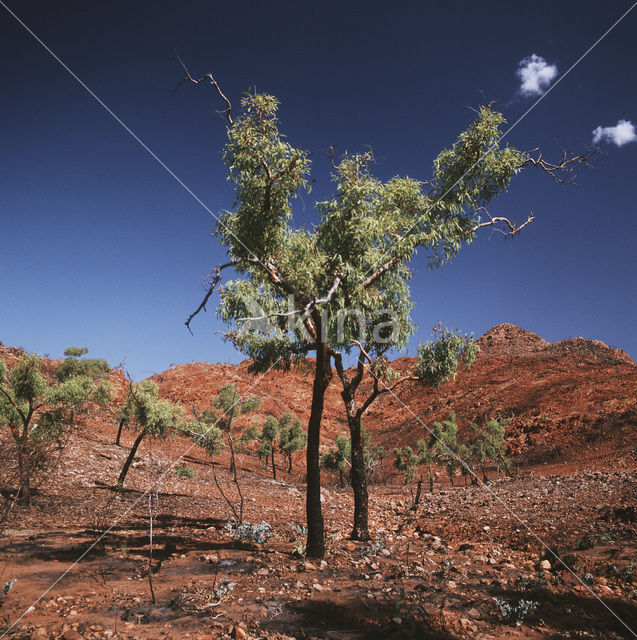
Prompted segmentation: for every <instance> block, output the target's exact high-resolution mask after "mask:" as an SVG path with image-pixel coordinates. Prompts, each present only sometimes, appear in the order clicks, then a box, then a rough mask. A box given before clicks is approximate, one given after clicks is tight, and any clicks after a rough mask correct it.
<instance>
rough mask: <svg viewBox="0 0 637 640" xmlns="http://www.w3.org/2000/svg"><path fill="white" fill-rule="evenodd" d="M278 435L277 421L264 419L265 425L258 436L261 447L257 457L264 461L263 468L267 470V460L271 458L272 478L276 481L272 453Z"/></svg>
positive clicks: (270, 418) (268, 418) (269, 418)
mask: <svg viewBox="0 0 637 640" xmlns="http://www.w3.org/2000/svg"><path fill="white" fill-rule="evenodd" d="M278 435H279V421H278V420H277V419H276V418H275V417H274V416H268V417H267V418H266V419H265V424H264V425H263V429H261V433H260V434H259V440H260V441H261V445H260V447H259V457H260V458H264V459H265V468H266V469H267V468H268V458H270V457H271V458H272V478H273V479H274V480H276V464H275V462H274V452H275V450H276V446H275V442H276V439H277V437H278Z"/></svg>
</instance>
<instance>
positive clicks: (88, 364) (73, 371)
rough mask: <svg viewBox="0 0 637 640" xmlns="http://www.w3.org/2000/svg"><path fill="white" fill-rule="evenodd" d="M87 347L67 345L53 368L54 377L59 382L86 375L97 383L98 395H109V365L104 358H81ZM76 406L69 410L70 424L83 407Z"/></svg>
mask: <svg viewBox="0 0 637 640" xmlns="http://www.w3.org/2000/svg"><path fill="white" fill-rule="evenodd" d="M88 351H89V350H88V348H87V347H68V348H67V349H65V350H64V356H65V357H64V360H63V361H62V362H61V363H60V364H59V365H58V366H57V367H56V368H55V374H54V375H55V378H56V379H57V380H58V381H59V382H66V381H67V380H71V379H72V378H74V377H76V376H86V377H88V378H90V379H91V380H93V382H94V383H96V384H97V385H99V387H100V390H99V395H101V396H102V397H104V398H106V397H107V396H108V397H110V392H111V386H110V383H109V382H108V381H107V379H106V378H107V376H108V374H109V372H110V371H111V367H110V365H109V364H108V362H107V361H106V360H102V359H98V358H83V357H82V356H85V355H86V354H87V353H88ZM85 407H86V405H83V407H78V409H77V410H71V414H70V426H73V422H74V420H75V418H76V415H77V412H78V410H81V409H82V408H85Z"/></svg>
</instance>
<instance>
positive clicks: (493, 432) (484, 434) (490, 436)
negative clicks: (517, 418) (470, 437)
mask: <svg viewBox="0 0 637 640" xmlns="http://www.w3.org/2000/svg"><path fill="white" fill-rule="evenodd" d="M507 424H509V418H502V419H500V420H496V419H491V420H487V421H486V428H485V429H482V428H480V427H479V426H478V425H477V424H474V423H472V424H471V428H472V429H473V430H474V431H475V432H476V433H477V434H478V439H477V440H476V441H475V443H474V445H473V452H474V456H475V458H476V459H477V461H478V462H479V463H480V464H481V466H482V477H483V480H485V481H487V480H488V478H487V474H486V469H485V464H486V461H487V460H490V461H491V462H492V463H493V464H494V465H495V466H496V468H497V469H498V475H499V473H500V470H502V471H504V473H506V474H507V475H509V476H510V475H511V460H509V458H508V457H507V455H506V426H507Z"/></svg>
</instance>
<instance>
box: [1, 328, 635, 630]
mask: <svg viewBox="0 0 637 640" xmlns="http://www.w3.org/2000/svg"><path fill="white" fill-rule="evenodd" d="M480 345H481V349H482V350H481V353H480V355H479V357H478V360H477V361H476V363H475V364H474V366H473V367H472V368H471V370H469V371H462V372H460V373H459V375H458V378H457V380H456V381H455V382H452V383H450V384H448V385H445V386H444V387H443V389H441V390H440V391H436V390H431V389H426V388H422V387H417V386H408V385H406V386H405V387H404V388H403V390H402V391H401V393H400V398H396V397H390V396H389V395H386V396H384V398H383V399H382V400H381V401H379V402H378V403H377V404H375V405H374V406H373V408H372V410H371V411H370V412H369V413H368V415H367V418H366V421H365V424H366V427H367V428H368V430H369V432H370V433H371V434H372V439H373V442H374V443H376V444H381V445H383V446H385V447H386V448H391V447H393V446H396V445H397V444H400V445H404V444H413V443H415V441H416V440H417V439H418V438H421V437H423V435H424V433H423V426H422V422H425V423H427V424H430V423H431V422H432V421H433V420H437V419H441V418H444V417H446V415H447V414H448V412H449V411H450V410H454V411H455V412H456V414H457V415H458V423H459V425H460V434H461V437H462V435H463V433H464V434H466V433H467V431H468V430H469V422H471V421H477V422H481V421H482V420H484V419H485V418H490V417H507V418H510V422H509V424H508V427H507V439H508V441H509V443H510V446H511V453H512V454H513V455H514V456H515V457H516V461H517V463H518V468H517V470H516V475H515V477H513V478H504V477H503V478H499V479H496V478H492V481H491V482H489V483H488V484H486V485H484V486H477V487H451V486H449V485H448V484H446V483H444V482H441V478H439V479H438V481H437V482H436V486H435V487H434V492H433V493H432V494H430V493H426V492H425V493H423V496H422V500H421V503H420V505H419V506H418V508H417V509H415V510H414V509H412V508H411V506H412V504H411V491H410V488H409V487H405V486H403V483H402V480H401V478H400V477H399V476H398V475H397V474H396V473H395V472H394V470H392V467H391V460H389V459H386V460H385V463H384V466H382V467H381V469H380V470H379V473H377V474H376V475H377V478H378V479H379V480H381V481H382V483H379V484H376V485H374V486H372V487H371V491H370V507H371V529H372V536H373V539H372V541H371V542H369V543H358V542H352V541H350V540H349V539H348V535H349V531H350V526H351V514H352V496H351V492H350V490H349V489H347V488H345V489H341V488H340V487H339V486H338V483H337V479H336V478H335V477H330V476H329V475H326V476H324V477H325V480H326V484H325V489H324V491H323V498H324V502H323V510H324V514H325V518H326V530H327V532H326V535H327V547H328V549H327V554H326V557H325V559H324V560H323V561H309V560H307V559H306V558H304V557H303V541H304V535H303V528H302V525H303V523H304V521H305V513H304V511H305V505H304V485H303V473H304V468H303V453H302V452H298V453H297V454H296V455H295V458H294V469H293V473H292V474H287V473H285V472H284V471H280V472H279V474H278V476H277V478H278V481H277V482H275V481H273V480H272V479H271V478H270V476H269V473H270V472H269V471H266V470H265V469H263V466H262V463H261V462H259V461H258V460H257V459H256V458H253V457H250V456H248V455H242V456H241V458H240V465H239V468H240V472H239V475H240V479H241V487H242V493H243V496H244V498H245V500H244V521H245V522H247V523H250V524H251V525H255V526H256V527H257V528H256V529H254V528H246V529H243V530H237V529H236V528H234V529H233V527H232V520H231V518H232V510H231V508H230V506H229V505H228V504H227V503H226V502H225V501H224V499H223V498H222V496H221V494H220V492H219V490H218V488H217V487H216V485H215V482H214V478H213V475H212V472H211V467H210V463H209V460H207V459H206V458H205V456H204V454H203V452H201V451H200V450H199V449H197V448H196V447H193V446H192V444H191V443H189V442H187V441H185V440H182V439H180V438H177V439H175V440H168V441H165V442H153V441H151V440H147V441H144V443H143V444H142V446H141V447H140V450H139V455H138V459H137V461H136V462H135V463H134V465H133V468H132V469H131V471H130V473H129V476H128V478H127V489H126V490H125V491H114V490H113V489H112V485H113V484H114V482H115V481H116V479H117V476H118V474H119V471H120V469H121V467H122V464H123V462H124V459H125V457H126V455H127V452H128V447H130V445H131V443H132V440H133V437H134V436H133V434H132V433H130V432H125V434H124V438H123V444H124V445H125V446H124V447H117V446H115V445H114V444H113V442H114V440H115V432H116V424H115V419H114V413H113V412H114V411H115V410H116V409H117V406H118V402H121V399H122V397H123V395H124V392H125V390H126V388H127V385H128V381H127V380H126V377H125V375H124V373H123V372H122V371H115V372H113V374H112V375H111V382H112V383H113V386H114V388H115V394H114V396H115V399H114V402H113V405H112V406H111V407H110V409H109V408H106V409H97V408H95V407H94V408H93V409H92V410H91V411H90V412H89V413H88V415H85V416H83V419H84V424H83V426H82V427H81V428H80V429H79V430H78V431H76V432H75V433H74V434H73V436H72V437H71V438H70V440H69V441H68V443H67V446H66V448H65V449H64V450H63V451H62V455H61V458H60V460H59V463H58V465H57V467H56V468H55V469H54V471H53V472H52V473H51V475H49V476H48V477H47V478H46V480H45V482H44V483H43V484H42V485H41V486H40V488H39V491H38V492H37V493H36V495H35V496H34V500H33V505H32V507H31V508H30V509H23V508H19V507H17V506H15V505H14V506H13V507H11V504H12V503H11V495H12V494H11V491H10V487H12V486H14V481H15V478H13V477H12V469H11V466H12V462H11V457H10V453H11V452H10V450H9V449H8V448H7V447H6V446H5V443H4V441H2V440H1V438H0V486H5V487H7V489H6V490H4V491H2V492H0V516H1V515H2V514H6V510H7V509H9V508H10V507H11V508H10V512H9V515H8V517H6V518H4V519H2V518H0V639H2V638H24V639H25V640H31V639H33V640H44V639H45V638H63V639H64V640H78V639H79V638H93V639H97V638H130V639H132V638H166V639H167V638H191V639H193V640H195V639H197V638H200V639H202V640H203V639H204V638H213V637H233V638H235V639H236V640H247V639H256V638H277V637H278V638H286V637H288V638H299V639H301V638H326V639H333V640H336V639H341V638H342V639H352V640H354V639H361V638H380V637H382V638H387V639H392V638H476V639H487V638H489V639H493V640H495V639H500V638H514V639H535V638H552V639H555V640H566V639H576V638H577V639H599V640H601V639H602V638H603V639H607V638H611V639H612V638H615V639H617V638H634V637H637V636H636V635H635V634H636V633H637V538H636V535H635V534H636V532H637V523H636V509H637V504H636V502H637V500H636V496H637V429H636V426H637V366H635V363H634V362H633V361H632V360H631V359H630V358H629V357H628V356H627V355H626V354H625V353H624V352H623V351H620V350H618V349H614V348H611V347H607V346H606V345H604V344H602V343H600V342H597V341H592V340H583V339H581V338H573V339H569V340H565V341H562V342H558V343H553V344H550V343H548V342H546V341H544V340H543V339H542V338H540V337H539V336H537V335H535V334H533V333H531V332H529V331H524V330H522V329H519V328H517V327H514V326H513V325H499V326H497V327H494V328H493V329H491V330H490V331H489V332H487V333H486V334H485V335H484V336H482V338H480ZM20 354H21V351H20V350H18V349H12V348H8V347H1V346H0V357H2V358H3V359H4V360H5V361H7V363H8V364H9V365H10V366H11V364H12V363H13V362H15V361H16V359H17V358H18V357H19V356H20ZM54 364H55V363H54V362H52V361H46V362H45V367H48V369H52V367H53V366H54ZM412 365H413V360H410V359H408V358H402V359H399V360H398V361H396V362H395V363H394V366H395V367H396V368H397V369H405V370H406V369H408V368H409V367H410V366H412ZM247 366H248V365H247V363H242V364H241V365H237V366H234V365H224V364H217V365H214V364H209V363H198V364H191V365H181V366H178V367H175V368H173V369H170V370H169V371H166V372H164V373H162V374H158V375H157V376H154V379H155V380H156V381H157V382H158V383H159V385H160V393H161V395H162V397H166V398H169V399H171V400H173V401H175V402H179V403H181V404H182V405H183V406H184V407H185V408H186V410H187V411H190V410H192V407H193V406H195V407H197V408H198V409H199V410H201V409H203V408H205V407H206V406H208V405H209V403H210V401H211V400H212V398H213V397H214V395H215V394H216V393H218V391H219V390H220V388H221V387H222V386H223V385H224V384H235V385H236V386H237V388H238V389H239V391H240V392H242V393H246V392H249V393H250V395H258V396H260V397H262V398H263V403H262V405H261V407H260V408H259V411H258V412H257V413H255V414H251V415H250V418H251V419H255V418H256V419H260V418H263V417H264V416H265V415H266V414H268V413H273V414H275V415H277V416H278V415H280V414H281V413H283V412H285V411H291V412H293V413H294V414H296V415H297V416H298V417H300V418H301V419H302V420H304V419H306V418H307V413H308V408H309V398H310V392H311V379H310V378H308V377H307V375H306V374H304V373H303V372H300V371H292V372H290V373H288V374H283V373H281V372H271V373H269V374H268V375H267V376H265V377H264V378H262V379H255V378H253V377H251V376H250V375H249V374H248V373H247ZM310 368H311V363H310ZM363 387H364V385H363ZM363 391H364V388H363ZM406 406H407V407H409V410H407V409H406ZM412 412H413V413H412ZM421 421H422V422H421ZM243 426H244V425H243V424H241V422H240V421H238V424H237V425H236V429H237V433H238V432H239V431H240V430H241V428H242V427H243ZM345 431H346V426H345V424H344V420H343V409H342V400H341V398H340V396H339V393H338V386H337V384H336V383H333V384H332V385H331V387H330V389H329V391H328V394H327V399H326V407H325V420H324V430H323V434H322V438H323V443H324V444H326V445H328V444H330V443H331V442H333V439H334V437H335V435H336V434H337V433H344V432H345ZM3 454H4V455H3ZM182 457H183V458H182ZM390 457H391V456H390ZM180 458H182V459H181V461H180V464H184V463H185V464H188V465H190V466H191V467H192V469H193V470H194V472H195V476H194V477H193V478H187V477H183V476H180V475H179V474H178V473H176V471H175V468H174V467H175V465H176V464H177V461H178V460H179V459H180ZM228 467H229V460H228V457H227V454H226V453H222V454H221V455H220V456H219V460H218V465H217V468H218V472H217V476H218V479H219V483H220V486H221V489H223V491H224V493H226V494H227V496H228V497H229V499H230V501H231V504H232V506H233V507H234V508H235V510H236V509H238V504H239V496H238V494H237V492H236V487H235V486H234V484H233V483H232V476H231V475H230V474H229V471H228ZM441 475H442V474H441ZM491 475H494V473H492V474H491ZM149 500H150V501H149ZM151 513H152V521H153V528H152V543H153V544H152V559H151V546H150V515H151ZM261 523H266V524H263V525H261ZM149 569H150V571H149ZM149 576H150V580H149ZM14 580H15V582H13V581H14ZM151 583H152V592H151ZM2 585H5V588H4V589H3V588H2ZM10 585H11V588H9V586H10ZM153 594H154V596H153Z"/></svg>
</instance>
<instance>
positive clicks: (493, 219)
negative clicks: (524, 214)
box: [473, 207, 535, 238]
mask: <svg viewBox="0 0 637 640" xmlns="http://www.w3.org/2000/svg"><path fill="white" fill-rule="evenodd" d="M482 211H484V213H486V215H487V216H488V218H489V220H488V221H487V222H480V223H479V224H477V225H475V226H474V227H473V231H478V229H484V228H485V227H493V228H494V231H497V232H498V233H501V234H502V235H504V236H507V237H508V238H512V237H513V236H515V235H517V234H518V233H520V231H522V229H524V227H526V226H527V225H528V224H531V222H533V221H534V220H535V216H534V215H533V214H532V213H529V216H528V218H527V219H526V222H523V223H522V224H520V225H518V224H516V223H514V222H511V221H510V220H509V219H508V218H504V217H502V216H492V215H491V214H490V213H489V212H488V211H487V210H486V209H485V208H484V207H483V208H482ZM498 224H504V225H506V226H507V227H508V228H509V230H508V231H505V230H503V229H499V228H498V227H497V226H496V225H498Z"/></svg>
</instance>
